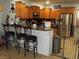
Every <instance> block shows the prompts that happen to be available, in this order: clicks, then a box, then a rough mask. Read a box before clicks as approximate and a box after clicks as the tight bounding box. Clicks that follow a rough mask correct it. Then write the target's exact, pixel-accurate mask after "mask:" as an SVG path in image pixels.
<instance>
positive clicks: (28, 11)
mask: <svg viewBox="0 0 79 59" xmlns="http://www.w3.org/2000/svg"><path fill="white" fill-rule="evenodd" d="M15 8H16V17H19V18H33V14H34V13H37V14H39V18H45V19H59V18H60V14H62V13H74V12H75V7H62V8H61V9H52V8H43V9H40V7H39V6H30V7H29V6H26V4H24V3H22V2H21V1H18V2H16V5H15Z"/></svg>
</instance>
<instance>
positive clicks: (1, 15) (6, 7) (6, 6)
mask: <svg viewBox="0 0 79 59" xmlns="http://www.w3.org/2000/svg"><path fill="white" fill-rule="evenodd" d="M0 4H2V5H3V11H1V12H0V36H1V35H3V27H2V24H1V23H2V22H4V21H5V19H6V15H7V14H8V13H9V10H10V4H9V0H0Z"/></svg>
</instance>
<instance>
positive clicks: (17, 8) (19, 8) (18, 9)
mask: <svg viewBox="0 0 79 59" xmlns="http://www.w3.org/2000/svg"><path fill="white" fill-rule="evenodd" d="M21 5H22V2H21V1H18V2H16V4H15V9H16V17H19V18H21Z"/></svg>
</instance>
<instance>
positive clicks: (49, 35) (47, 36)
mask: <svg viewBox="0 0 79 59" xmlns="http://www.w3.org/2000/svg"><path fill="white" fill-rule="evenodd" d="M32 34H33V35H36V36H37V41H38V45H37V52H38V53H39V54H42V55H45V56H49V55H51V54H52V44H53V29H52V28H33V29H32Z"/></svg>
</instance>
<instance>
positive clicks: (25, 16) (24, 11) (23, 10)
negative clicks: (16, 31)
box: [21, 4, 29, 18]
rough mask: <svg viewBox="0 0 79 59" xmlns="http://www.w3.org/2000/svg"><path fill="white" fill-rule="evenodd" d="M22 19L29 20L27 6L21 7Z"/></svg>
mask: <svg viewBox="0 0 79 59" xmlns="http://www.w3.org/2000/svg"><path fill="white" fill-rule="evenodd" d="M21 18H29V7H28V6H26V5H25V4H22V5H21Z"/></svg>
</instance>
